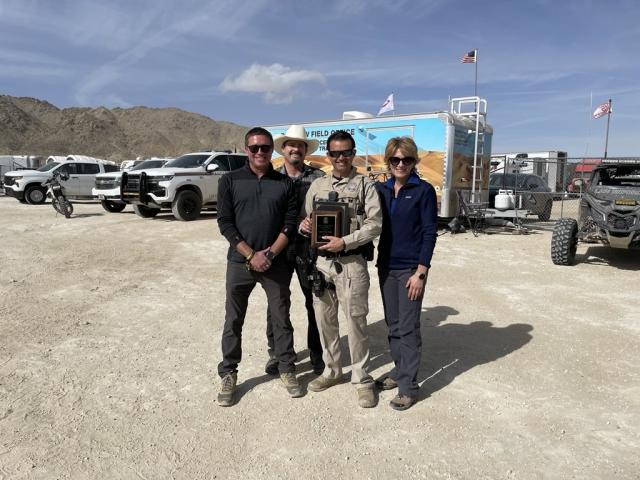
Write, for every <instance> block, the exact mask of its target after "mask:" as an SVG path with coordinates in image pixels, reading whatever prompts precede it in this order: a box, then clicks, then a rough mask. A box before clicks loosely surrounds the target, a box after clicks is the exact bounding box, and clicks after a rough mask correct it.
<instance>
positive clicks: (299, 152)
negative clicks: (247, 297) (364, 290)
mask: <svg viewBox="0 0 640 480" xmlns="http://www.w3.org/2000/svg"><path fill="white" fill-rule="evenodd" d="M319 143H320V142H319V141H318V140H314V139H310V138H307V132H305V130H304V127H303V126H302V125H291V126H290V127H289V129H288V130H287V132H286V133H285V134H284V135H276V138H275V139H274V149H275V151H276V152H278V153H279V154H280V155H282V158H283V160H284V163H283V165H282V167H281V168H280V169H279V170H278V171H279V172H280V173H282V174H284V175H286V176H287V177H289V179H290V180H291V181H292V182H293V186H294V188H295V191H296V198H297V200H296V201H297V210H298V212H300V211H301V210H302V206H303V204H304V199H305V196H306V194H307V190H309V187H310V186H311V183H313V181H314V180H316V179H317V178H321V177H324V172H323V171H322V170H320V169H319V168H315V167H312V166H310V165H307V164H305V163H304V159H305V157H306V156H307V155H310V154H312V153H313V152H315V151H316V150H317V148H318V145H319ZM283 255H284V256H285V257H286V259H287V264H288V265H289V279H291V277H292V276H293V272H294V271H295V272H296V274H297V276H298V281H299V283H300V288H301V290H302V294H303V295H304V305H305V307H306V309H307V320H308V322H307V324H308V328H307V347H308V348H309V359H310V360H311V367H312V368H313V372H314V373H315V374H316V375H320V374H321V373H322V372H323V371H324V361H323V360H322V343H320V333H319V332H318V325H317V323H316V315H315V312H314V310H313V293H312V291H311V285H310V284H309V283H310V282H309V279H308V278H306V277H307V272H306V268H305V266H304V263H302V264H301V262H306V261H307V258H308V256H309V239H308V238H307V237H304V236H302V235H300V234H297V235H295V236H294V238H293V239H292V240H291V241H290V242H289V245H288V247H287V252H286V255H285V254H284V253H283ZM267 343H268V347H269V360H268V361H267V365H266V366H265V369H264V371H265V372H266V373H268V374H269V375H277V374H278V358H277V357H276V356H275V353H274V348H273V345H274V340H273V326H272V322H271V315H270V314H269V313H267Z"/></svg>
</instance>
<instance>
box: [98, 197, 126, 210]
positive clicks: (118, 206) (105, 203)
mask: <svg viewBox="0 0 640 480" xmlns="http://www.w3.org/2000/svg"><path fill="white" fill-rule="evenodd" d="M100 204H101V205H102V208H104V209H105V210H106V211H107V212H111V213H119V212H121V211H123V210H124V209H125V207H126V206H127V205H126V204H125V203H116V202H110V201H109V200H102V201H101V202H100Z"/></svg>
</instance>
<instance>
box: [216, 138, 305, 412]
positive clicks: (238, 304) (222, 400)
mask: <svg viewBox="0 0 640 480" xmlns="http://www.w3.org/2000/svg"><path fill="white" fill-rule="evenodd" d="M245 152H246V154H247V155H248V157H249V158H248V162H247V163H246V165H245V166H244V167H243V168H240V169H238V170H234V171H232V172H230V173H228V174H226V175H224V176H223V177H222V178H221V179H220V184H219V191H218V226H219V228H220V232H221V233H222V235H224V236H225V238H226V239H227V240H228V241H229V244H230V247H229V251H228V254H227V277H226V302H225V322H224V329H223V333H222V361H221V362H220V364H219V365H218V374H219V375H220V377H221V378H222V385H221V389H220V393H219V394H218V404H219V405H220V406H225V407H226V406H230V405H233V403H234V401H235V398H234V397H235V391H236V382H237V373H238V364H239V363H240V360H241V357H242V346H241V338H242V325H243V323H244V318H245V315H246V312H247V304H248V301H249V295H250V294H251V291H252V290H253V288H254V287H255V285H256V283H260V284H261V285H262V288H263V289H264V291H265V293H266V295H267V303H268V308H269V312H270V314H271V320H272V324H273V331H274V343H275V345H274V350H275V356H276V357H277V358H278V371H279V372H280V378H281V380H282V382H283V384H284V386H285V387H286V389H287V391H288V392H289V395H290V396H291V397H294V398H296V397H301V396H302V389H301V388H300V384H299V383H298V380H297V378H296V375H295V364H294V361H295V353H294V350H293V327H292V326H291V320H290V318H289V307H290V305H291V302H290V290H289V280H290V274H289V270H288V266H287V262H286V258H284V257H285V255H284V254H283V255H280V254H281V253H284V251H285V249H286V247H287V244H288V243H289V239H290V238H293V236H294V235H295V234H296V223H297V217H298V211H297V208H296V197H295V190H294V187H293V184H292V182H291V180H289V179H288V178H287V176H286V175H283V174H281V173H278V172H276V171H275V170H274V169H273V167H272V166H271V154H272V152H273V137H272V136H271V134H270V133H269V132H268V131H267V130H265V129H264V128H260V127H256V128H252V129H251V130H249V131H248V132H247V134H246V135H245Z"/></svg>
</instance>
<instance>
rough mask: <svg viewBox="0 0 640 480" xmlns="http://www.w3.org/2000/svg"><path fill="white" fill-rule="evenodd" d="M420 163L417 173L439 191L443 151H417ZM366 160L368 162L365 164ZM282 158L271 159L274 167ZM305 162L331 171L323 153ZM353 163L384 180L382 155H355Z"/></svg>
mask: <svg viewBox="0 0 640 480" xmlns="http://www.w3.org/2000/svg"><path fill="white" fill-rule="evenodd" d="M418 154H419V156H420V163H419V164H418V168H417V170H418V175H420V177H421V178H422V179H424V180H426V181H427V182H429V183H430V184H431V185H433V186H434V187H435V188H436V191H437V192H438V193H439V192H440V190H442V182H443V180H444V175H443V172H444V152H431V151H429V152H424V151H420V152H418ZM367 162H368V164H367ZM282 163H283V159H282V157H281V156H278V157H277V158H275V159H274V160H273V166H274V168H280V167H282ZM305 163H307V164H308V165H311V166H312V167H316V168H320V169H321V170H323V171H324V172H326V173H331V162H330V160H329V159H328V158H327V157H326V156H325V155H309V156H307V157H306V158H305ZM353 165H354V166H355V167H356V168H357V169H358V172H359V173H362V174H365V175H367V174H372V176H374V177H375V178H376V179H377V180H385V179H386V173H387V167H386V166H385V164H384V155H369V156H368V157H365V156H362V155H356V157H355V158H354V159H353Z"/></svg>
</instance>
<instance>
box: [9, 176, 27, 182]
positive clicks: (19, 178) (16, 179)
mask: <svg viewBox="0 0 640 480" xmlns="http://www.w3.org/2000/svg"><path fill="white" fill-rule="evenodd" d="M11 178H13V179H14V180H15V181H16V182H17V181H18V180H22V179H23V178H24V177H11Z"/></svg>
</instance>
